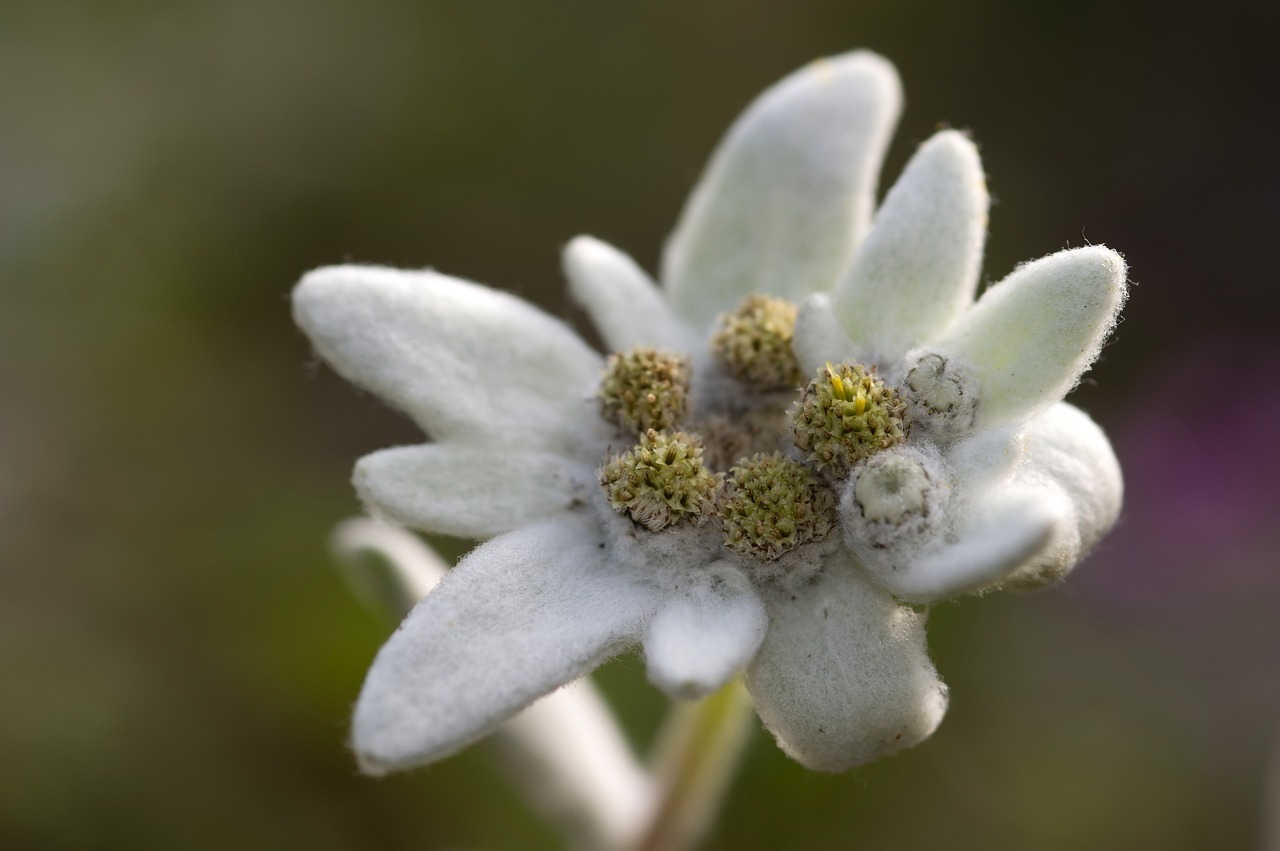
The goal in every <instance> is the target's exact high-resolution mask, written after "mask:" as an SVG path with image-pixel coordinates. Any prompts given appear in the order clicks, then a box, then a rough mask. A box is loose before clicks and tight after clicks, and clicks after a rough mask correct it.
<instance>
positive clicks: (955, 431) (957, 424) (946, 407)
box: [901, 353, 978, 439]
mask: <svg viewBox="0 0 1280 851" xmlns="http://www.w3.org/2000/svg"><path fill="white" fill-rule="evenodd" d="M908 362H910V361H908ZM901 392H902V400H903V401H904V402H905V403H906V405H907V412H908V413H909V415H910V417H911V422H912V424H913V425H917V426H921V427H922V428H924V430H925V431H927V432H929V433H930V434H932V435H934V436H935V437H939V438H948V439H949V438H955V437H960V436H961V435H963V434H964V433H965V432H967V431H968V430H969V429H970V427H972V426H973V417H974V412H975V409H976V408H977V406H978V386H977V383H976V382H975V381H974V380H973V376H971V375H970V374H969V371H968V370H966V369H964V368H963V367H961V366H958V365H957V364H956V363H955V362H954V361H949V360H947V359H946V358H944V357H943V356H942V355H940V354H936V353H927V354H924V355H922V356H921V357H919V358H918V359H916V362H915V366H913V367H911V368H910V369H909V370H908V371H907V377H906V378H905V379H904V380H903V382H902V391H901Z"/></svg>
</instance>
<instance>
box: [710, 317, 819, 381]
mask: <svg viewBox="0 0 1280 851" xmlns="http://www.w3.org/2000/svg"><path fill="white" fill-rule="evenodd" d="M795 330H796V306H795V305H794V304H792V303H791V302H789V301H787V300H786V299H781V298H770V297H769V296H763V295H751V296H747V298H746V300H745V301H743V302H742V304H740V305H738V309H737V310H734V311H733V312H732V313H722V314H720V317H719V318H718V320H717V322H716V331H715V334H713V335H712V337H711V351H712V353H713V354H714V355H715V357H716V361H717V362H718V363H719V364H720V366H721V367H723V368H724V371H725V372H727V373H729V374H730V375H731V376H733V377H734V378H736V379H738V380H739V381H741V382H743V383H744V384H750V385H753V386H754V387H756V388H758V389H760V390H786V389H790V388H794V387H796V386H797V385H799V383H800V381H801V378H802V375H801V373H800V364H799V363H798V362H797V361H796V356H795V353H794V352H793V351H792V350H791V340H792V338H793V337H794V336H795Z"/></svg>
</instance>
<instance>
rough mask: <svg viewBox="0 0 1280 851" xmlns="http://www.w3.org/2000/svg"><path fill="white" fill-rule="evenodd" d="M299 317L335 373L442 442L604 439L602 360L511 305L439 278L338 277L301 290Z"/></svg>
mask: <svg viewBox="0 0 1280 851" xmlns="http://www.w3.org/2000/svg"><path fill="white" fill-rule="evenodd" d="M293 312H294V318H295V320H296V321H297V323H298V325H299V326H301V328H302V329H303V330H304V331H305V332H306V333H307V336H309V337H310V338H311V342H312V344H314V346H315V348H316V351H317V352H318V353H319V354H320V356H321V357H323V358H324V359H325V360H327V361H328V362H329V363H330V364H331V365H332V366H333V368H334V369H336V370H337V371H338V373H339V374H341V375H342V376H343V377H344V378H346V379H347V380H349V381H351V382H352V383H354V384H357V385H359V386H361V387H363V388H365V389H366V390H369V391H371V392H373V393H375V394H377V395H378V396H379V397H381V398H382V399H383V400H385V401H386V402H388V403H390V404H391V405H393V406H395V407H396V408H399V409H400V410H402V411H404V412H405V413H407V414H408V415H409V416H411V417H413V419H414V421H416V422H417V423H418V425H420V426H421V427H422V428H423V429H424V430H425V431H426V432H427V433H428V434H429V435H431V436H432V437H433V438H435V439H436V440H450V441H458V442H461V443H471V444H484V445H490V446H491V445H494V444H495V443H497V444H500V445H502V446H529V447H539V448H548V449H558V450H562V451H568V450H572V449H573V448H574V447H575V446H578V445H580V444H581V442H582V441H583V440H584V439H588V440H595V441H597V442H599V443H600V445H602V446H603V442H604V441H605V440H607V436H606V433H605V431H604V424H603V422H602V421H600V418H599V417H592V416H590V414H592V413H594V411H593V409H592V405H593V404H594V403H593V401H592V393H593V392H594V390H595V385H596V383H597V382H598V380H599V376H600V371H601V369H602V368H603V361H602V359H601V358H600V356H599V355H598V354H596V353H595V352H594V351H592V350H591V348H590V347H589V346H587V344H586V343H584V342H583V341H582V340H581V339H579V338H578V336H577V335H576V334H575V333H574V332H573V331H572V330H570V329H569V327H568V326H567V325H565V324H564V323H562V322H560V321H559V320H557V319H554V318H552V317H551V316H549V315H547V314H546V313H543V312H542V311H541V310H538V309H537V308H536V307H534V306H533V305H531V304H528V303H527V302H525V301H522V300H520V299H518V298H516V297H514V296H511V295H508V294H506V293H503V292H499V291H497V290H492V289H489V288H488V287H482V286H480V285H478V284H472V283H469V282H467V281H462V280H459V279H457V278H451V277H448V276H446V275H440V274H437V273H435V272H431V271H405V270H400V269H388V268H382V267H376V266H330V267H327V268H323V269H317V270H316V271H314V272H311V273H309V274H307V275H306V276H305V277H304V278H303V279H302V282H301V283H299V284H298V286H297V287H296V288H295V289H294V291H293Z"/></svg>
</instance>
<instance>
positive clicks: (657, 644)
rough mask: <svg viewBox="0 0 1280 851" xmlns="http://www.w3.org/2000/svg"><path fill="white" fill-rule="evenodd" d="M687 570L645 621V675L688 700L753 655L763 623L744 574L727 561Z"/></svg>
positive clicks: (720, 681)
mask: <svg viewBox="0 0 1280 851" xmlns="http://www.w3.org/2000/svg"><path fill="white" fill-rule="evenodd" d="M700 574H701V575H694V576H690V577H689V579H688V581H687V582H686V583H684V584H682V585H681V588H680V590H679V592H678V593H677V594H676V595H675V596H673V597H671V598H670V599H669V600H667V601H666V602H665V603H664V604H663V605H662V608H660V609H659V610H658V613H657V615H655V616H654V619H653V622H652V623H650V624H649V632H648V633H647V634H646V635H645V639H644V654H645V660H646V662H647V664H648V668H649V680H650V681H651V682H653V684H654V685H656V686H658V687H659V688H661V689H662V690H663V691H665V692H666V693H667V694H669V695H671V696H672V697H676V698H681V699H685V700H690V699H693V698H698V697H703V696H704V695H707V694H710V693H711V692H713V691H715V690H716V689H718V688H720V687H721V686H722V685H724V684H725V683H726V682H728V681H729V679H730V678H731V677H732V676H733V675H734V674H735V673H736V672H737V671H739V670H741V669H742V668H743V667H744V666H746V664H747V663H748V662H750V661H751V658H752V657H753V656H755V653H756V650H758V649H759V647H760V642H761V641H762V640H763V639H764V633H765V629H766V628H767V627H768V625H769V618H768V615H767V614H766V613H765V609H764V603H763V602H761V600H760V597H759V595H758V594H756V592H755V590H754V589H753V588H752V587H751V582H750V580H748V579H747V577H746V576H745V575H744V574H743V573H742V572H741V571H739V570H738V569H737V568H735V567H733V566H732V565H728V564H720V565H712V566H710V567H708V568H705V569H703V570H702V571H700Z"/></svg>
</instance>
